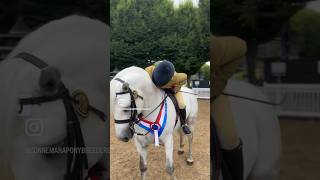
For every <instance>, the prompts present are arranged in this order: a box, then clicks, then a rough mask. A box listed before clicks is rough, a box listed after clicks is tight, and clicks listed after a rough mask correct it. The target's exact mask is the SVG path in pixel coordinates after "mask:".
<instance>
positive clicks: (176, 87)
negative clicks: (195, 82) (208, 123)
mask: <svg viewBox="0 0 320 180" xmlns="http://www.w3.org/2000/svg"><path fill="white" fill-rule="evenodd" d="M145 70H146V71H147V72H148V74H149V75H150V77H151V79H152V81H153V83H154V84H155V85H156V86H157V87H159V88H161V89H169V90H170V91H171V92H173V93H174V94H175V97H176V99H177V101H178V106H179V110H180V122H181V127H182V131H183V132H184V133H185V134H190V133H191V131H190V128H189V127H188V125H187V124H186V105H185V102H184V100H183V97H182V93H181V92H180V89H181V87H182V86H183V85H184V84H185V83H186V81H187V75H186V74H185V73H177V72H175V68H174V65H173V64H172V63H171V62H170V61H167V60H163V61H158V62H156V63H155V64H153V65H151V66H149V67H147V68H145Z"/></svg>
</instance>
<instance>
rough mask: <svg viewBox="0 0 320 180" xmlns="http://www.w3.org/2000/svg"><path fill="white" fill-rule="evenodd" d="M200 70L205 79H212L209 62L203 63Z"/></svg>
mask: <svg viewBox="0 0 320 180" xmlns="http://www.w3.org/2000/svg"><path fill="white" fill-rule="evenodd" d="M200 72H201V73H202V74H203V76H204V79H205V80H210V66H209V65H208V64H204V65H202V66H201V68H200Z"/></svg>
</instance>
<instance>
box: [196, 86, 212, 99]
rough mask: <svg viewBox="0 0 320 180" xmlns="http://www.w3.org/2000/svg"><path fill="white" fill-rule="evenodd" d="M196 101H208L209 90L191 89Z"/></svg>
mask: <svg viewBox="0 0 320 180" xmlns="http://www.w3.org/2000/svg"><path fill="white" fill-rule="evenodd" d="M192 90H193V91H194V93H195V94H197V98H198V99H210V88H192Z"/></svg>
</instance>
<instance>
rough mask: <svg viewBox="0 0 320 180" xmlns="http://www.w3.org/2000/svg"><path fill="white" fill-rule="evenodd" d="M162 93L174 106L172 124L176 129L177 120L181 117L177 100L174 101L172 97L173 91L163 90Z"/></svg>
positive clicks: (174, 98)
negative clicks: (173, 120) (174, 111)
mask: <svg viewBox="0 0 320 180" xmlns="http://www.w3.org/2000/svg"><path fill="white" fill-rule="evenodd" d="M164 92H165V93H166V94H167V95H168V97H169V98H170V99H171V101H172V103H173V105H174V109H175V110H176V114H177V116H176V121H175V123H174V127H176V125H177V122H178V120H179V119H180V117H181V113H180V110H179V104H178V100H177V99H176V97H175V96H174V94H175V93H174V91H173V90H172V89H164Z"/></svg>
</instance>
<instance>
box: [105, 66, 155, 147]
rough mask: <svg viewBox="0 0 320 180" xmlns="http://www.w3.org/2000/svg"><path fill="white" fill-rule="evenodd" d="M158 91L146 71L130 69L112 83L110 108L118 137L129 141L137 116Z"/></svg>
mask: <svg viewBox="0 0 320 180" xmlns="http://www.w3.org/2000/svg"><path fill="white" fill-rule="evenodd" d="M154 89H156V87H155V86H154V85H153V83H152V81H151V79H150V77H149V75H148V74H147V72H146V71H144V70H143V69H141V68H138V67H129V68H126V69H124V70H122V71H120V72H119V73H118V74H117V76H115V77H114V78H113V79H112V80H111V82H110V100H111V102H110V106H111V112H113V116H114V119H115V129H116V136H117V137H118V138H119V139H120V140H122V141H125V142H127V141H129V139H131V138H132V137H133V135H134V124H135V122H136V120H137V116H138V115H139V114H140V113H141V112H142V111H143V110H144V108H145V107H146V101H145V99H146V98H148V97H147V96H152V94H150V92H152V90H154Z"/></svg>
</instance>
